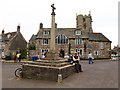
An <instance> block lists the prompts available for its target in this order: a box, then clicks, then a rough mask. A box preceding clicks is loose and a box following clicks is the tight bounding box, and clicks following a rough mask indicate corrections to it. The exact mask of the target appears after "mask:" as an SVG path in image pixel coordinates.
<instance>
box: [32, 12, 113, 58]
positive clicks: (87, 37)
mask: <svg viewBox="0 0 120 90" xmlns="http://www.w3.org/2000/svg"><path fill="white" fill-rule="evenodd" d="M55 28H56V30H55V37H56V40H55V41H56V51H59V50H60V48H61V47H62V48H63V49H64V51H65V53H66V54H69V53H71V54H74V52H77V53H78V55H80V57H81V58H82V59H88V53H89V52H91V53H92V55H93V56H94V58H95V59H100V58H106V59H107V58H111V52H110V51H111V41H110V40H109V39H108V38H107V37H105V36H104V35H103V34H102V33H95V32H93V29H92V16H91V14H88V15H81V14H80V15H77V17H76V28H57V24H55ZM50 31H51V28H43V24H42V23H40V27H39V31H38V33H37V35H34V39H35V38H36V39H35V40H36V45H35V46H36V51H35V52H36V53H35V55H38V54H40V55H42V53H44V52H45V51H49V49H50ZM32 37H33V36H32ZM30 41H31V40H30Z"/></svg>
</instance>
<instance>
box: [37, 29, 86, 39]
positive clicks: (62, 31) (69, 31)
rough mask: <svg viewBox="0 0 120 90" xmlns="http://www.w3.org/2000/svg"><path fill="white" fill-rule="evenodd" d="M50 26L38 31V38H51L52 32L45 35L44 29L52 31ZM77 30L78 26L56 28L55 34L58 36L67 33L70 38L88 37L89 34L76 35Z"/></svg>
mask: <svg viewBox="0 0 120 90" xmlns="http://www.w3.org/2000/svg"><path fill="white" fill-rule="evenodd" d="M50 30H51V29H50V28H43V29H42V30H40V31H39V32H38V36H37V37H36V38H50V34H49V35H43V32H44V31H50ZM75 30H77V29H76V28H57V29H56V30H55V34H56V36H57V35H59V34H64V35H66V36H67V37H68V38H78V37H79V38H88V35H87V34H85V35H75Z"/></svg>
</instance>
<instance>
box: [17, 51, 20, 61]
mask: <svg viewBox="0 0 120 90" xmlns="http://www.w3.org/2000/svg"><path fill="white" fill-rule="evenodd" d="M19 57H20V54H19V53H18V54H17V62H18V60H19Z"/></svg>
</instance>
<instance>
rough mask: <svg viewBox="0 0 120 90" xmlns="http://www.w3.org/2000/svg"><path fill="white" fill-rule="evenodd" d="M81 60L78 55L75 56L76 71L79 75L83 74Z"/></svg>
mask: <svg viewBox="0 0 120 90" xmlns="http://www.w3.org/2000/svg"><path fill="white" fill-rule="evenodd" d="M79 62H80V58H79V57H78V55H77V53H76V52H75V55H74V56H73V63H75V70H76V72H77V73H79V71H80V72H82V69H81V65H80V63H79Z"/></svg>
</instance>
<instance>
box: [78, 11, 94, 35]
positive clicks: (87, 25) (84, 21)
mask: <svg viewBox="0 0 120 90" xmlns="http://www.w3.org/2000/svg"><path fill="white" fill-rule="evenodd" d="M76 28H77V29H81V30H85V31H86V32H87V33H93V30H92V17H91V14H90V13H89V14H88V15H84V16H83V15H82V14H79V15H77V17H76Z"/></svg>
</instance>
